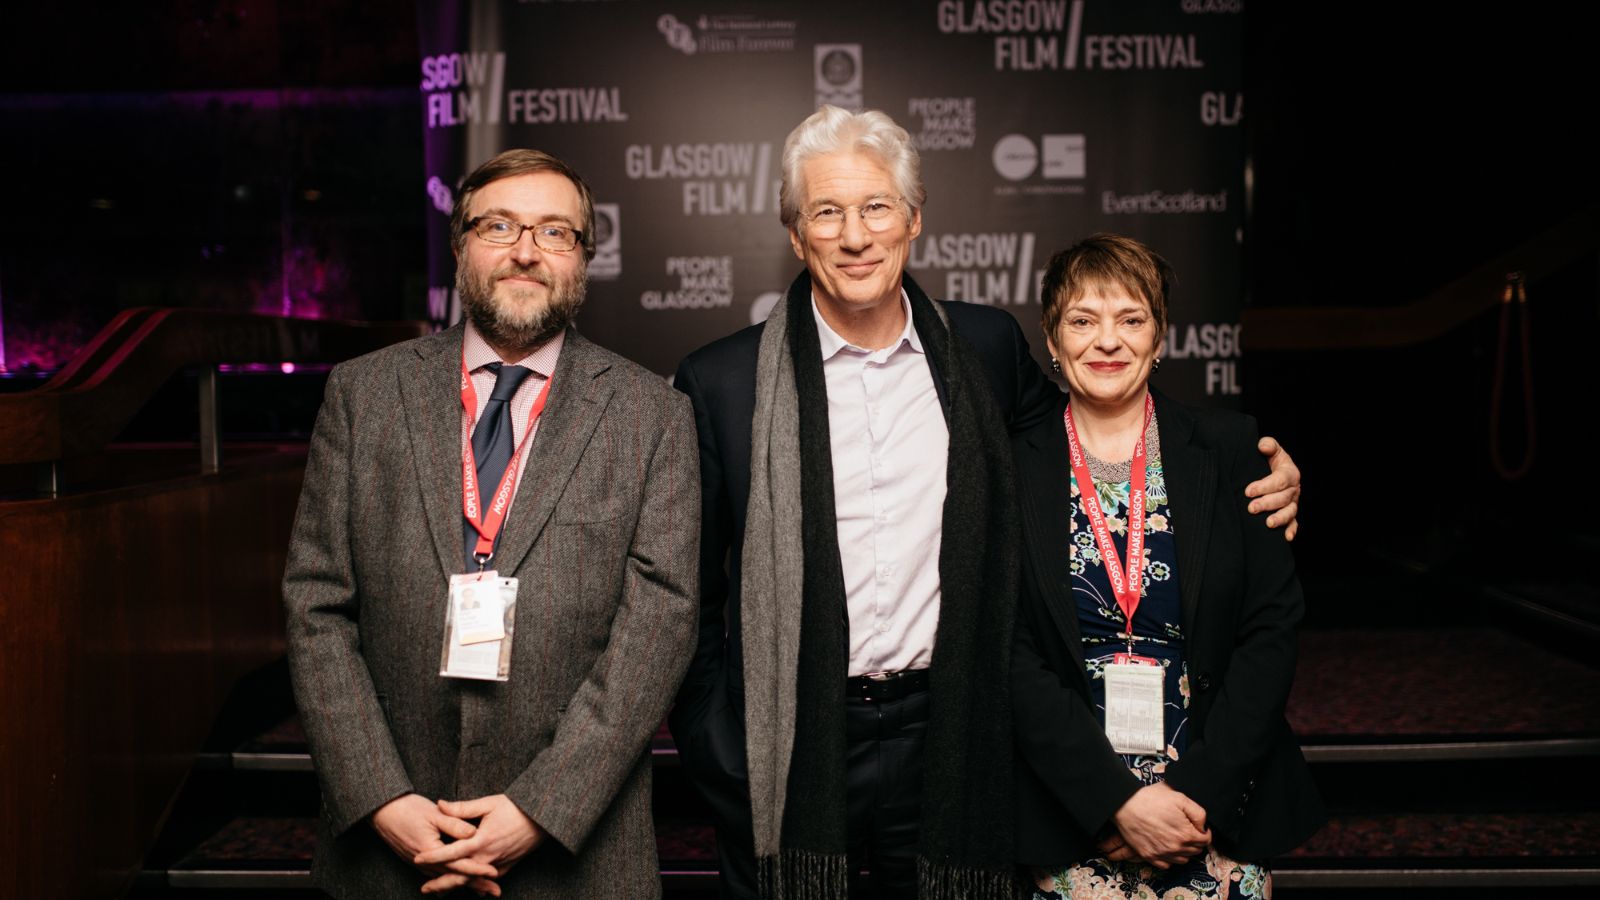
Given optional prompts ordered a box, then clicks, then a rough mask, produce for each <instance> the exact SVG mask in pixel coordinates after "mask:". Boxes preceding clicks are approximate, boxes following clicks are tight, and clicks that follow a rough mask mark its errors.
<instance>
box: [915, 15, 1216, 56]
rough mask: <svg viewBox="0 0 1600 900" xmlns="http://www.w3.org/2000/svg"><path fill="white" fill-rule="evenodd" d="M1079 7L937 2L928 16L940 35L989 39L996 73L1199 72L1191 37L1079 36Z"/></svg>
mask: <svg viewBox="0 0 1600 900" xmlns="http://www.w3.org/2000/svg"><path fill="white" fill-rule="evenodd" d="M1085 2H1086V0H1070V2H1069V0H941V2H940V3H939V4H937V6H936V7H935V13H934V15H935V22H936V24H937V25H938V27H939V31H940V32H941V33H944V34H988V35H993V36H994V37H993V41H994V68H995V71H996V72H1001V71H1016V72H1045V71H1051V72H1053V71H1058V70H1066V71H1071V70H1075V69H1077V68H1079V64H1080V63H1081V64H1082V67H1083V68H1085V69H1203V68H1205V60H1203V59H1201V58H1200V53H1199V50H1198V48H1197V47H1196V45H1195V36H1194V35H1193V34H1087V35H1086V34H1084V33H1083V7H1084V3H1085ZM1196 2H1200V3H1204V2H1205V0H1196Z"/></svg>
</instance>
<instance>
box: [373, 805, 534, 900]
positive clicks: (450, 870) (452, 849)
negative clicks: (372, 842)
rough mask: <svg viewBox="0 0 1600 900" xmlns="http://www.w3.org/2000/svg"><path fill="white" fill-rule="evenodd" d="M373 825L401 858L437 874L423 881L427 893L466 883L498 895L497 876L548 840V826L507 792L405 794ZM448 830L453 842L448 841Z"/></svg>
mask: <svg viewBox="0 0 1600 900" xmlns="http://www.w3.org/2000/svg"><path fill="white" fill-rule="evenodd" d="M469 819H477V820H478V823H477V824H476V825H474V824H473V823H472V822H469V821H467V820H469ZM372 827H373V828H374V829H375V830H376V831H377V832H378V834H379V836H380V837H382V838H383V840H384V842H385V843H387V844H388V845H389V847H390V848H391V849H393V850H394V852H395V853H396V854H398V855H399V856H400V858H401V859H404V860H406V861H407V862H409V863H411V864H412V865H414V866H416V867H417V868H419V869H421V870H422V871H424V872H426V873H427V874H429V875H432V876H434V877H433V878H432V880H430V881H428V882H427V883H426V884H424V885H423V886H422V893H424V894H433V893H444V892H445V891H451V890H455V889H456V888H459V887H468V888H471V889H472V890H473V891H476V892H477V893H478V894H479V895H485V894H487V895H489V896H494V897H498V896H500V885H499V884H498V883H497V882H496V881H495V880H494V879H496V878H499V877H500V876H502V875H504V874H505V873H506V872H508V871H510V869H511V867H512V866H514V865H516V864H517V862H518V861H519V860H521V859H522V858H523V857H524V856H527V855H528V853H530V852H531V851H533V850H534V848H536V847H538V846H539V844H540V843H541V842H542V841H543V840H544V830H543V829H541V828H540V827H539V826H538V825H536V824H534V822H533V820H532V819H529V818H528V817H527V816H526V815H524V814H523V812H522V810H520V809H518V808H517V805H516V804H515V803H512V802H511V798H509V797H507V796H506V795H504V794H495V795H493V796H490V797H480V798H478V799H476V800H461V801H450V800H440V801H439V802H438V803H437V804H435V803H433V802H432V801H429V800H428V799H427V798H425V797H422V796H420V795H418V794H407V795H405V796H404V797H400V798H397V799H395V800H391V801H390V802H389V803H387V804H385V805H384V806H382V807H381V808H379V809H378V811H377V812H375V813H373V814H372ZM446 835H448V836H449V837H451V838H453V842H452V843H448V844H447V843H445V842H444V836H446Z"/></svg>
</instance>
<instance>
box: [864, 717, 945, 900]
mask: <svg viewBox="0 0 1600 900" xmlns="http://www.w3.org/2000/svg"><path fill="white" fill-rule="evenodd" d="M928 709H929V696H928V692H927V691H921V692H919V693H915V694H911V695H909V696H907V697H902V698H900V699H898V700H890V701H887V702H877V703H873V702H868V701H865V700H846V701H845V706H844V719H845V735H846V737H847V739H848V744H847V749H846V751H845V770H844V772H845V774H844V777H845V802H846V805H847V806H848V810H849V823H848V824H849V832H848V833H849V840H850V871H851V873H852V875H851V878H850V900H865V898H880V900H890V898H894V900H899V898H905V900H915V897H916V896H917V837H918V834H919V833H920V832H921V823H922V745H923V738H924V737H925V736H926V735H927V731H928ZM863 872H865V874H863Z"/></svg>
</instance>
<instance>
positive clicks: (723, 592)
mask: <svg viewBox="0 0 1600 900" xmlns="http://www.w3.org/2000/svg"><path fill="white" fill-rule="evenodd" d="M802 277H804V276H802ZM903 286H904V287H905V289H906V291H907V292H908V293H910V294H912V295H913V296H916V295H921V293H922V292H921V289H920V288H919V287H918V286H917V285H916V282H914V281H913V280H912V279H911V278H910V277H909V276H907V277H905V279H904V281H903ZM792 294H793V289H791V295H792ZM801 296H806V294H801ZM940 305H941V306H942V307H943V309H944V311H945V314H946V315H947V316H948V317H949V320H950V326H951V331H952V332H953V334H954V335H955V336H956V337H957V338H958V339H960V340H964V341H966V343H967V345H968V346H969V347H970V348H971V349H972V350H973V351H974V352H975V353H976V355H977V357H978V359H979V361H980V362H981V364H982V365H983V369H984V374H985V375H986V376H987V379H988V382H989V387H990V390H991V391H992V394H993V396H994V400H995V403H996V404H997V406H998V408H999V411H1000V415H1001V417H1002V418H1004V419H1005V421H1006V422H1008V423H1009V425H1010V428H1011V429H1012V431H1013V432H1014V433H1015V432H1016V431H1018V430H1019V429H1023V428H1027V427H1030V426H1032V425H1033V424H1034V423H1036V422H1040V421H1043V420H1044V419H1045V418H1047V417H1048V416H1049V415H1050V413H1051V410H1052V409H1054V408H1055V405H1056V403H1057V402H1058V398H1059V397H1060V396H1061V393H1060V391H1059V390H1057V389H1056V387H1055V386H1054V385H1052V384H1051V383H1050V382H1049V381H1048V380H1047V379H1046V378H1045V377H1044V373H1043V372H1041V371H1040V370H1039V365H1038V363H1036V362H1034V360H1033V357H1032V355H1031V354H1030V353H1029V350H1028V342H1027V339H1026V338H1024V337H1023V335H1022V329H1021V328H1020V327H1018V325H1017V320H1016V319H1015V318H1013V317H1012V316H1011V314H1010V313H1007V312H1006V311H1004V310H1001V309H995V308H993V307H987V306H978V305H974V304H970V303H953V302H945V301H940ZM762 327H763V326H761V325H753V326H751V327H749V328H745V329H743V330H741V331H738V332H735V333H734V334H732V335H729V336H728V337H725V338H722V339H721V340H718V341H715V342H713V343H711V344H709V345H707V346H705V347H702V348H700V349H699V350H696V351H695V352H694V353H692V354H690V355H689V356H688V358H686V359H685V360H684V361H683V362H682V364H680V365H679V367H678V373H677V376H676V377H675V378H674V381H673V383H674V384H675V385H676V386H677V387H678V389H679V390H682V391H683V392H684V393H686V394H688V395H689V399H690V400H691V401H692V402H693V405H694V415H695V424H696V426H697V428H698V430H699V435H700V484H701V498H702V503H701V516H702V518H701V537H700V578H701V580H700V597H701V606H700V637H699V644H698V646H697V649H696V650H695V656H694V660H693V661H692V662H691V663H690V665H689V674H688V676H687V677H686V678H685V680H684V683H683V687H682V688H681V689H680V690H679V693H678V700H677V704H676V705H675V706H674V708H673V711H672V715H671V719H670V724H671V727H672V736H673V740H674V741H675V742H676V744H677V746H678V753H679V759H680V761H681V763H682V765H683V766H684V769H685V771H686V772H687V773H688V775H689V776H690V778H691V780H692V781H694V783H695V784H696V786H697V787H698V788H699V789H700V792H701V794H702V795H703V796H704V797H705V798H706V800H707V801H709V802H710V803H711V805H712V806H713V808H714V809H715V811H716V813H717V815H718V818H719V819H721V821H722V823H723V824H724V825H725V826H732V825H735V824H741V825H742V827H743V828H745V829H748V828H749V819H750V799H749V789H748V784H747V781H746V769H745V755H744V752H745V751H744V665H743V643H742V640H741V620H740V616H739V577H740V572H739V567H740V561H741V558H742V556H743V551H744V526H745V510H746V507H747V506H748V504H749V499H750V423H751V419H752V418H753V416H754V414H755V376H756V356H757V352H758V350H759V348H760V344H761V329H762ZM933 377H934V386H935V389H936V390H938V392H939V398H940V402H941V404H945V405H948V401H947V399H946V391H945V384H944V382H943V380H942V377H941V375H940V373H939V370H938V368H937V367H935V368H933Z"/></svg>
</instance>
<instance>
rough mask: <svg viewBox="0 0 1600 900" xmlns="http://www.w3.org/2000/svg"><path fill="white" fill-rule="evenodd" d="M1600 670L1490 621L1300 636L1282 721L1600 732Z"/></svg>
mask: <svg viewBox="0 0 1600 900" xmlns="http://www.w3.org/2000/svg"><path fill="white" fill-rule="evenodd" d="M1597 697H1600V669H1595V668H1593V667H1589V666H1585V665H1583V664H1581V663H1579V662H1576V661H1574V660H1572V659H1570V658H1568V657H1565V656H1559V655H1556V654H1553V653H1549V652H1547V651H1545V650H1542V649H1541V648H1539V647H1538V646H1536V645H1534V644H1531V643H1528V642H1527V641H1524V640H1522V639H1520V638H1517V637H1514V636H1511V635H1508V634H1505V633H1503V632H1499V631H1495V630H1493V629H1489V628H1437V629H1420V628H1404V629H1384V630H1381V631H1380V630H1375V629H1359V630H1357V629H1352V630H1338V631H1310V632H1305V633H1302V634H1301V636H1300V666H1299V671H1298V674H1297V675H1296V677H1295V685H1294V692H1293V693H1292V694H1291V695H1290V698H1289V722H1290V724H1291V725H1293V726H1294V730H1295V733H1296V734H1298V735H1299V736H1300V738H1301V740H1302V741H1303V742H1310V741H1313V740H1315V739H1316V738H1318V737H1330V738H1336V739H1347V738H1352V737H1392V736H1402V735H1403V736H1435V737H1447V738H1455V739H1462V738H1469V739H1470V738H1472V737H1504V736H1517V737H1534V736H1556V735H1575V734H1588V735H1600V702H1597V701H1596V698H1597Z"/></svg>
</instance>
